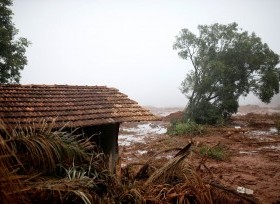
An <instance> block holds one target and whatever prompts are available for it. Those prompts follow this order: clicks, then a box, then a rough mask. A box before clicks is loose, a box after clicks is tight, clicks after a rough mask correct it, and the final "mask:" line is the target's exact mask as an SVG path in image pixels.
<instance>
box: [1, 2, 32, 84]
mask: <svg viewBox="0 0 280 204" xmlns="http://www.w3.org/2000/svg"><path fill="white" fill-rule="evenodd" d="M10 6H12V1H11V0H0V83H19V80H20V71H21V70H23V68H24V66H25V65H26V64H27V59H26V57H25V51H26V50H25V48H26V47H27V46H28V45H29V42H28V41H27V39H26V38H19V39H18V40H15V36H16V35H17V33H18V30H17V29H16V28H15V27H14V24H13V22H12V15H13V12H12V11H11V9H10V8H9V7H10Z"/></svg>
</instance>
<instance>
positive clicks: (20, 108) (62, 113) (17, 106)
mask: <svg viewBox="0 0 280 204" xmlns="http://www.w3.org/2000/svg"><path fill="white" fill-rule="evenodd" d="M0 118H1V120H2V121H3V122H4V123H5V124H7V125H8V126H9V127H16V126H17V125H19V124H20V126H21V127H25V126H29V125H30V124H32V125H34V126H35V127H36V125H38V126H39V125H40V123H41V122H42V120H44V121H45V122H47V123H51V122H53V121H54V120H55V123H54V128H62V127H64V128H66V130H67V129H69V130H71V129H75V128H79V130H81V131H82V132H83V133H84V134H85V135H86V136H87V137H90V136H92V135H94V134H98V135H99V136H98V137H93V138H94V140H95V142H96V143H97V144H98V145H99V146H100V147H101V148H102V150H103V152H104V153H105V154H106V155H108V158H110V159H109V160H108V161H109V167H110V169H111V170H112V171H114V169H115V165H116V161H117V158H118V132H119V127H120V124H121V123H122V122H137V121H153V120H158V119H159V118H158V117H156V116H154V115H153V114H152V113H151V112H150V111H148V110H146V109H144V108H142V107H141V106H139V105H138V104H137V103H136V102H135V101H133V100H131V99H129V98H128V97H127V96H126V95H125V94H123V93H120V92H119V91H118V90H117V89H115V88H108V87H106V86H69V85H11V84H10V85H3V84H2V85H0Z"/></svg>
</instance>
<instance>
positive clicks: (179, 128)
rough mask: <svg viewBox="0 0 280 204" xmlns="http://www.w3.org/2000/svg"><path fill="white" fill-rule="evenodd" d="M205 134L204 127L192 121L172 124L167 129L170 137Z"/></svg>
mask: <svg viewBox="0 0 280 204" xmlns="http://www.w3.org/2000/svg"><path fill="white" fill-rule="evenodd" d="M203 132H204V127H203V126H202V125H199V124H197V123H195V122H193V121H191V120H187V121H185V122H182V121H177V122H172V123H171V126H169V127H168V129H167V134H169V135H198V134H202V133H203Z"/></svg>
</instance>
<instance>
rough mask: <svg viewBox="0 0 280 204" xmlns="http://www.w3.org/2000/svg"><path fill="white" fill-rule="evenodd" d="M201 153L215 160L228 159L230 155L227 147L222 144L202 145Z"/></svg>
mask: <svg viewBox="0 0 280 204" xmlns="http://www.w3.org/2000/svg"><path fill="white" fill-rule="evenodd" d="M199 153H200V154H201V155H203V156H207V157H209V158H212V159H215V160H226V159H227V158H228V157H229V153H228V151H227V148H226V147H224V146H221V145H217V146H214V147H211V148H210V147H209V146H207V145H205V146H202V147H201V148H200V149H199Z"/></svg>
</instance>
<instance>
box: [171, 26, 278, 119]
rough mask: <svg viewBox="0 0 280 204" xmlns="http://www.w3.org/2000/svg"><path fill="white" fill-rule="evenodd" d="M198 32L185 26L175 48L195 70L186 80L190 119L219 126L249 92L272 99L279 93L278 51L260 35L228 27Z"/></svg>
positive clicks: (264, 99)
mask: <svg viewBox="0 0 280 204" xmlns="http://www.w3.org/2000/svg"><path fill="white" fill-rule="evenodd" d="M198 31H199V34H198V35H195V34H194V33H192V32H191V31H189V30H188V29H182V30H181V32H180V33H179V35H178V36H177V37H176V41H175V43H174V45H173V49H175V50H178V54H179V56H180V57H181V58H183V59H186V60H190V62H191V63H192V66H193V70H192V71H190V72H189V73H188V74H187V76H186V78H185V80H184V81H183V82H182V86H181V91H182V92H183V93H184V94H185V95H186V96H187V98H188V99H189V102H188V107H187V109H186V117H188V118H190V119H193V120H195V121H196V122H198V123H209V124H214V123H217V122H218V121H219V120H223V119H226V118H229V117H230V116H231V114H233V113H236V112H237V109H238V107H239V104H238V99H239V97H240V96H241V95H243V96H246V95H247V94H248V93H249V92H252V93H253V94H254V95H256V96H257V97H258V98H259V99H260V100H261V101H263V102H265V103H269V102H270V101H271V98H272V97H273V95H274V94H277V93H279V80H280V69H279V68H278V67H276V66H277V64H278V63H279V55H278V54H276V53H274V52H273V51H272V50H271V49H270V48H269V47H268V45H267V44H266V43H262V41H261V39H260V38H259V37H257V36H256V34H255V33H254V32H253V33H251V34H250V33H248V32H247V31H243V30H242V29H240V28H238V25H237V23H231V24H228V25H222V24H218V23H216V24H212V25H199V26H198Z"/></svg>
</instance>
